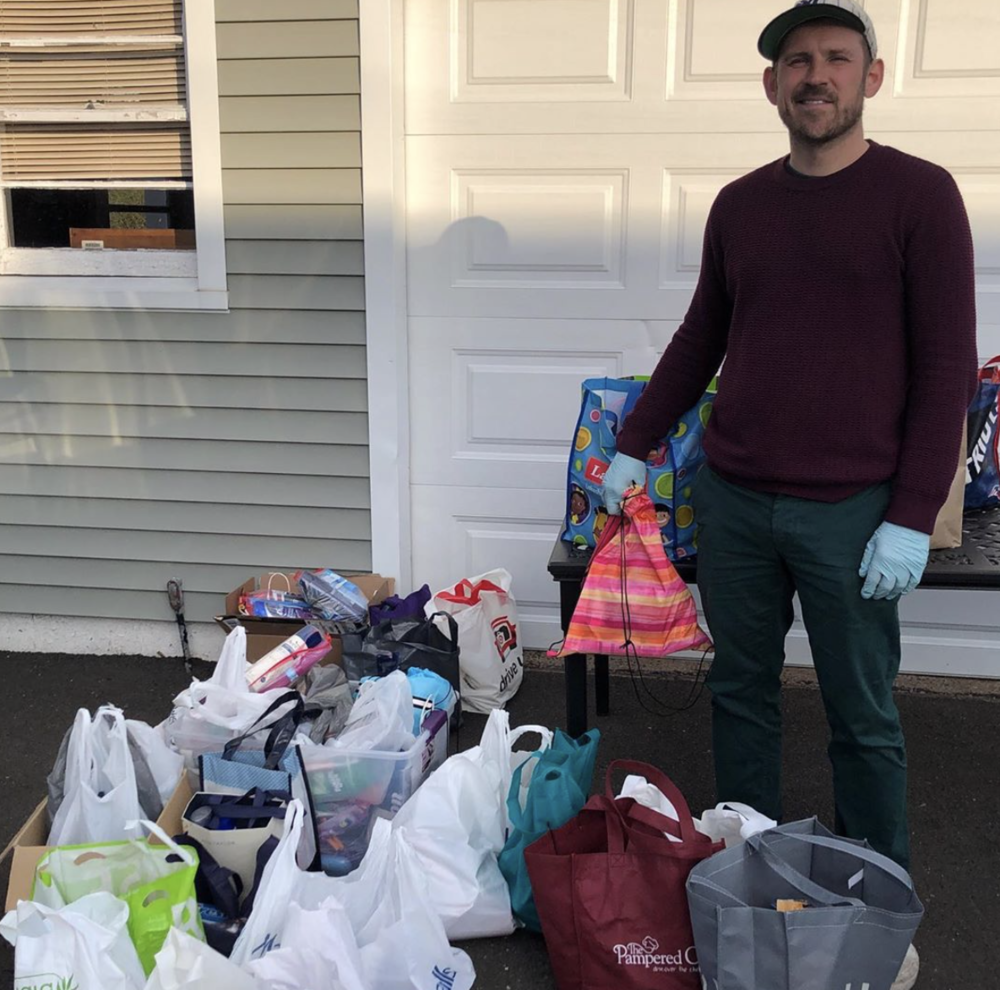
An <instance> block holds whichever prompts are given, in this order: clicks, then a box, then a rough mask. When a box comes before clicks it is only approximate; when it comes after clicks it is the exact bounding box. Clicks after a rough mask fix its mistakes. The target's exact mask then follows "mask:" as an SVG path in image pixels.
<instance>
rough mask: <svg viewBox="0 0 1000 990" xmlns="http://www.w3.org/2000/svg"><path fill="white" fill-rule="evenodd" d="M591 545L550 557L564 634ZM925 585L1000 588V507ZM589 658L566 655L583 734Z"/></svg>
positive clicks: (600, 668)
mask: <svg viewBox="0 0 1000 990" xmlns="http://www.w3.org/2000/svg"><path fill="white" fill-rule="evenodd" d="M590 554H591V550H590V548H589V547H576V546H573V545H572V544H570V543H565V542H564V541H563V540H558V539H557V540H556V543H555V546H554V547H553V548H552V554H551V556H550V557H549V567H548V570H549V574H551V575H552V577H553V579H554V580H556V581H558V582H559V617H560V625H561V626H562V630H563V634H565V632H566V630H567V629H568V628H569V622H570V619H571V618H572V616H573V610H574V609H575V608H576V603H577V601H578V599H579V597H580V588H581V586H582V584H583V578H584V575H585V574H586V572H587V565H588V563H589V562H590ZM697 560H698V559H697V557H693V558H690V559H688V560H682V561H679V562H678V563H677V564H676V565H675V566H676V568H677V573H678V574H679V575H680V576H681V577H682V578H683V579H684V580H685V581H686V582H688V584H693V583H694V581H695V580H696V577H697V572H698V571H697V568H698V563H697ZM920 587H921V588H953V589H954V588H966V589H974V590H984V589H994V590H1000V508H998V509H986V510H983V511H980V512H970V513H968V514H967V515H966V516H965V519H964V521H963V525H962V545H961V546H960V547H956V548H955V549H954V550H934V551H932V552H931V556H930V560H929V562H928V564H927V570H925V571H924V576H923V580H922V581H921V582H920ZM586 661H587V658H586V657H585V656H583V655H581V654H571V655H570V656H567V657H566V658H565V659H564V664H565V668H564V669H565V674H566V731H567V732H568V733H569V734H570V735H571V736H578V735H580V734H581V733H582V732H585V731H586V730H587V662H586ZM608 695H609V676H608V658H607V657H606V656H595V657H594V700H595V703H596V709H597V714H598V715H607V714H608V713H609V710H610V709H609V700H608Z"/></svg>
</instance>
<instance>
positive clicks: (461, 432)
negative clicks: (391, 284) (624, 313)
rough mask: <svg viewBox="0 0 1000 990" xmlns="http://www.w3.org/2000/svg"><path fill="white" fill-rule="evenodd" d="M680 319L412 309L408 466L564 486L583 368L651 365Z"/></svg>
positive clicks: (615, 371)
mask: <svg viewBox="0 0 1000 990" xmlns="http://www.w3.org/2000/svg"><path fill="white" fill-rule="evenodd" d="M675 328H676V324H667V323H664V322H657V323H656V324H643V323H638V322H634V323H629V322H625V321H608V322H603V321H597V320H489V319H458V320H455V319H440V318H439V319H421V318H411V321H410V333H411V336H410V348H411V377H412V380H413V382H414V389H413V390H412V393H411V399H412V401H411V408H410V422H411V437H412V439H411V476H412V480H413V483H414V484H419V485H426V484H430V485H435V484H436V485H463V486H470V487H471V486H475V485H483V486H485V487H488V488H497V489H500V488H523V487H525V486H526V485H527V484H529V483H530V485H537V486H539V487H542V488H553V489H562V488H564V486H565V483H566V466H567V462H568V459H569V448H570V443H571V440H572V436H573V429H574V427H575V425H576V420H577V416H578V414H579V411H580V383H581V382H582V381H583V380H584V379H586V378H600V377H605V376H607V377H619V376H621V375H631V374H646V373H648V371H649V369H650V367H651V366H652V364H653V363H654V362H655V360H656V357H657V354H658V353H660V352H662V350H663V347H664V346H665V344H666V342H667V341H668V340H669V337H670V335H671V334H672V333H673V330H674V329H675Z"/></svg>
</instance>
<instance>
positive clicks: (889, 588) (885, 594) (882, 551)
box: [858, 522, 931, 600]
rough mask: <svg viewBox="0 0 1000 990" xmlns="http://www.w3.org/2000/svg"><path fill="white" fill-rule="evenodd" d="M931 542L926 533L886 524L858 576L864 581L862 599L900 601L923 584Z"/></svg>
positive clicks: (867, 552) (873, 540)
mask: <svg viewBox="0 0 1000 990" xmlns="http://www.w3.org/2000/svg"><path fill="white" fill-rule="evenodd" d="M930 549H931V538H930V537H929V536H928V535H927V534H926V533H921V532H919V531H917V530H915V529H908V528H907V527H906V526H897V525H895V523H890V522H884V523H882V525H881V526H879V528H878V529H877V530H875V535H874V536H872V538H871V539H870V540H869V541H868V546H867V547H865V555H864V558H863V559H862V561H861V569H860V570H859V571H858V574H859V575H860V576H861V577H863V578H864V579H865V585H864V587H863V588H862V589H861V597H862V598H888V599H890V600H891V599H893V598H899V597H900V596H901V595H908V594H909V593H910V592H911V591H913V589H914V588H915V587H916V586H917V585H918V584H919V583H920V578H921V577H922V576H923V573H924V568H925V567H926V566H927V555H928V554H929V553H930Z"/></svg>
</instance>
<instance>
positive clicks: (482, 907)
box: [393, 709, 552, 939]
mask: <svg viewBox="0 0 1000 990" xmlns="http://www.w3.org/2000/svg"><path fill="white" fill-rule="evenodd" d="M529 733H537V734H538V735H539V736H540V737H541V744H540V747H539V748H541V749H545V748H547V747H548V745H549V743H550V742H551V740H552V733H551V732H550V731H549V730H548V729H546V728H544V727H542V726H537V725H525V726H521V727H519V728H517V729H514V730H511V728H510V719H509V716H508V714H507V712H505V711H501V710H499V709H494V710H493V711H492V712H490V717H489V719H487V722H486V726H485V728H484V729H483V735H482V738H481V739H480V742H479V745H478V746H473V747H472V748H471V749H468V750H466V751H465V752H464V753H458V754H456V755H455V756H452V757H450V758H449V759H447V760H445V762H444V763H443V764H442V765H441V766H440V767H438V769H437V770H435V771H434V773H432V774H431V776H430V777H429V778H428V779H427V781H426V782H425V783H424V784H422V785H421V787H420V788H419V789H418V790H417V791H416V792H415V793H414V794H413V795H412V797H411V798H410V799H409V800H408V801H407V802H406V804H404V805H403V807H402V808H400V810H399V812H398V813H397V815H396V817H395V818H394V819H393V829H394V830H395V831H398V832H400V833H401V834H402V835H403V837H404V838H405V840H406V843H407V844H408V845H409V847H410V849H411V850H412V852H413V854H414V856H415V857H416V859H417V861H418V863H419V866H420V870H421V872H422V874H423V875H424V877H426V880H427V891H428V895H429V897H430V900H431V903H432V905H433V907H434V910H435V911H436V912H437V913H438V915H439V916H440V918H441V920H442V922H443V923H444V927H445V931H446V932H447V934H448V937H449V938H451V939H463V938H489V937H492V936H499V935H509V934H510V933H511V932H512V931H513V930H514V919H513V916H512V914H511V905H510V890H509V888H508V886H507V881H506V880H504V878H503V874H502V873H501V872H500V867H499V865H498V863H497V856H498V855H499V853H500V851H501V850H502V849H503V847H504V843H505V842H506V838H507V794H508V792H509V791H510V785H511V778H512V775H513V770H514V768H515V767H516V766H518V765H519V764H520V763H522V762H524V761H525V760H526V759H527V758H528V756H529V755H530V753H531V752H532V751H531V750H515V749H514V743H515V742H516V741H517V740H518V739H519V738H520V737H521V736H522V735H526V734H529Z"/></svg>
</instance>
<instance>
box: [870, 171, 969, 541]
mask: <svg viewBox="0 0 1000 990" xmlns="http://www.w3.org/2000/svg"><path fill="white" fill-rule="evenodd" d="M921 192H922V195H921V196H920V198H919V201H915V203H914V206H913V209H914V210H915V211H917V215H916V217H915V219H914V222H913V224H912V225H911V226H910V227H909V233H908V237H907V240H906V242H905V245H904V251H905V255H904V265H905V275H904V279H905V292H906V321H907V342H908V357H909V394H908V399H907V405H906V411H905V414H904V419H903V435H902V444H901V447H900V455H899V463H898V467H897V470H896V474H895V477H894V479H893V486H892V497H891V500H890V503H889V509H888V511H887V512H886V517H885V518H886V520H887V521H888V522H892V523H896V524H897V525H899V526H907V527H909V528H910V529H915V530H919V531H921V532H924V533H931V532H933V530H934V523H935V520H936V518H937V514H938V512H939V511H940V509H941V506H942V505H943V504H944V501H945V499H946V498H947V497H948V489H949V487H950V486H951V481H952V479H953V478H954V475H955V469H956V467H957V464H958V456H959V445H960V444H961V440H962V436H961V435H962V422H963V419H964V417H965V415H966V412H967V410H968V407H969V403H970V402H971V401H972V398H973V396H974V394H975V388H976V384H975V383H976V364H977V354H976V287H975V273H974V267H973V256H972V234H971V231H970V229H969V219H968V216H967V215H966V212H965V205H964V204H963V202H962V196H961V193H960V192H959V190H958V187H957V185H956V184H955V180H954V179H953V178H952V177H951V176H950V175H947V174H945V175H944V176H943V177H942V178H941V180H940V181H939V182H938V184H937V185H936V187H935V188H934V189H932V190H931V191H930V194H927V193H926V192H923V191H921ZM962 455H963V460H964V451H963V452H962Z"/></svg>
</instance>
